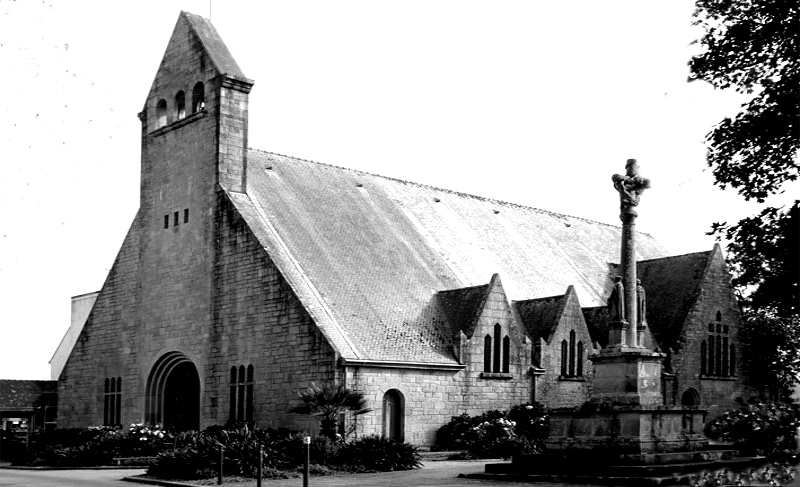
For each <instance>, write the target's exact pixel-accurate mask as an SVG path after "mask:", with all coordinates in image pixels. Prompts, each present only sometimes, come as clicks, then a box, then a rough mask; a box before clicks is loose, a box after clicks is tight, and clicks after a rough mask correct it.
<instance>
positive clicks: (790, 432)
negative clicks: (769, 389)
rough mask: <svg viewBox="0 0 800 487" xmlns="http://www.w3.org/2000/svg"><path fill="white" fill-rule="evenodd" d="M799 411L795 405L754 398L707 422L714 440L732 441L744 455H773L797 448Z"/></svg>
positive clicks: (706, 430)
mask: <svg viewBox="0 0 800 487" xmlns="http://www.w3.org/2000/svg"><path fill="white" fill-rule="evenodd" d="M798 424H800V411H799V410H798V406H797V405H796V404H776V403H762V402H759V401H757V400H751V401H750V402H749V403H747V404H743V405H742V407H741V408H740V409H736V410H733V411H728V412H726V413H724V414H722V415H721V416H719V417H718V418H716V419H715V420H714V421H711V422H710V423H708V424H706V427H705V434H706V436H708V437H709V438H711V439H712V440H722V441H732V442H733V443H734V445H735V446H736V447H737V448H739V450H740V451H742V452H743V453H745V454H751V455H753V454H755V455H767V456H769V455H773V454H776V453H780V452H782V451H785V450H795V449H796V448H797V426H798Z"/></svg>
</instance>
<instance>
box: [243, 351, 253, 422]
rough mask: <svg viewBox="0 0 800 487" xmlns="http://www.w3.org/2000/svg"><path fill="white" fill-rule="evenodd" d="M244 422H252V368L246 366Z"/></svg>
mask: <svg viewBox="0 0 800 487" xmlns="http://www.w3.org/2000/svg"><path fill="white" fill-rule="evenodd" d="M245 389H246V391H245V399H244V400H245V403H244V420H245V421H247V422H248V423H252V422H253V366H252V365H248V366H247V380H246V381H245Z"/></svg>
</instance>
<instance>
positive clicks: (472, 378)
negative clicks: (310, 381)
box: [346, 281, 531, 446]
mask: <svg viewBox="0 0 800 487" xmlns="http://www.w3.org/2000/svg"><path fill="white" fill-rule="evenodd" d="M495 324H499V325H500V326H501V329H502V336H506V335H508V336H509V337H510V338H511V344H510V355H509V357H510V359H509V373H508V374H504V373H497V374H495V373H491V374H485V373H484V372H483V366H484V363H483V357H484V355H483V351H484V336H485V335H487V334H490V335H491V336H492V339H493V340H494V325H495ZM463 350H464V352H465V353H464V354H463V356H462V359H461V361H462V364H463V365H464V369H462V370H457V371H454V370H415V369H383V368H375V367H352V366H348V367H347V371H346V383H347V385H348V387H351V388H354V389H357V390H360V391H361V392H363V393H364V394H365V395H366V396H367V397H368V399H369V401H370V407H371V408H373V411H372V412H371V413H367V414H364V415H362V416H359V417H358V419H357V424H358V430H357V431H358V432H359V434H362V435H366V434H378V435H380V434H382V432H383V397H384V394H385V393H386V392H387V391H388V390H390V389H396V390H398V391H399V392H400V393H401V394H402V396H403V398H404V400H405V418H406V421H405V440H406V441H409V442H411V443H414V444H416V445H422V446H432V445H433V444H434V443H435V441H436V431H437V430H438V429H439V428H440V427H441V426H443V425H444V424H445V423H447V422H448V421H450V418H451V417H452V416H457V415H459V414H462V413H467V414H470V415H477V414H481V413H483V412H485V411H488V410H490V409H500V410H505V409H508V408H510V407H511V406H514V405H517V404H523V403H526V402H528V401H530V386H531V376H530V374H529V368H530V357H531V345H530V340H528V339H527V338H526V337H525V335H524V334H523V332H522V329H521V328H520V326H519V325H518V323H517V321H516V320H515V319H514V317H513V315H512V312H511V308H510V306H509V304H508V300H507V298H506V296H505V293H504V291H503V288H502V285H500V284H499V281H497V282H496V283H495V285H494V286H493V288H492V289H491V290H490V291H489V295H488V297H487V299H486V304H485V305H484V309H483V310H482V312H481V314H480V317H479V318H478V321H477V325H476V327H475V332H474V335H473V336H472V338H471V339H468V340H466V343H465V344H464V346H463ZM501 350H502V346H501ZM501 353H502V352H501ZM501 370H502V360H501Z"/></svg>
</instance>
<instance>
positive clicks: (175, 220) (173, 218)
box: [172, 211, 178, 227]
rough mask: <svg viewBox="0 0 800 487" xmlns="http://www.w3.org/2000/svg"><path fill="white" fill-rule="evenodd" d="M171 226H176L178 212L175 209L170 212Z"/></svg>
mask: <svg viewBox="0 0 800 487" xmlns="http://www.w3.org/2000/svg"><path fill="white" fill-rule="evenodd" d="M172 226H173V227H176V226H178V212H177V211H176V212H175V213H173V214H172Z"/></svg>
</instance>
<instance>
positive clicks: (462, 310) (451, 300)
mask: <svg viewBox="0 0 800 487" xmlns="http://www.w3.org/2000/svg"><path fill="white" fill-rule="evenodd" d="M495 276H496V275H495ZM495 276H492V278H494V277H495ZM489 289H491V285H490V284H484V285H482V286H472V287H464V288H460V289H451V290H449V291H441V292H439V294H438V296H439V303H440V304H441V306H442V308H443V309H444V313H445V315H446V316H447V319H448V322H449V323H450V324H451V325H452V326H453V327H455V328H456V329H457V330H461V331H463V332H464V334H465V335H466V336H467V338H472V335H473V334H474V333H475V326H476V325H477V322H478V317H479V316H480V312H481V310H483V306H484V304H486V297H487V295H488V293H489Z"/></svg>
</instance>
